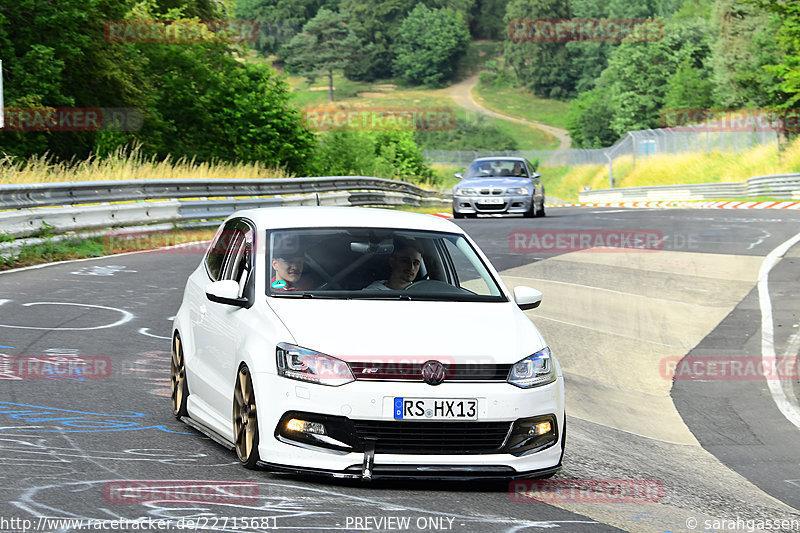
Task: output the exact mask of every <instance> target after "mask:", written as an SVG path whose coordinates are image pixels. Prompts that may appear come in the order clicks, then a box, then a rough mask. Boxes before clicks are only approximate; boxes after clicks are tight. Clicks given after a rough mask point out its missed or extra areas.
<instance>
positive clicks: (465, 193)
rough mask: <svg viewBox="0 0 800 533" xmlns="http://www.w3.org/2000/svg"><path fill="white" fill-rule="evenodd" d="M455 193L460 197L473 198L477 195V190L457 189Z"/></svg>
mask: <svg viewBox="0 0 800 533" xmlns="http://www.w3.org/2000/svg"><path fill="white" fill-rule="evenodd" d="M454 192H455V194H457V195H459V196H471V195H473V194H475V189H471V188H469V187H456V189H455V191H454Z"/></svg>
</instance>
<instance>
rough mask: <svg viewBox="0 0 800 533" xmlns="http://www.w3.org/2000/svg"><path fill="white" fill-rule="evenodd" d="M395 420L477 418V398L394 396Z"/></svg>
mask: <svg viewBox="0 0 800 533" xmlns="http://www.w3.org/2000/svg"><path fill="white" fill-rule="evenodd" d="M394 418H395V420H477V419H478V400H476V399H474V398H470V399H463V398H461V399H455V398H454V399H450V398H395V399H394Z"/></svg>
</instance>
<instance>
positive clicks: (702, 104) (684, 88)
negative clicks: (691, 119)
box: [664, 57, 714, 109]
mask: <svg viewBox="0 0 800 533" xmlns="http://www.w3.org/2000/svg"><path fill="white" fill-rule="evenodd" d="M709 74H710V72H709V71H708V70H707V69H705V68H702V67H701V68H697V67H696V66H695V65H693V64H692V58H691V57H686V58H685V59H684V60H683V62H681V64H680V66H679V67H678V70H677V71H676V72H675V75H674V76H672V77H670V78H669V81H668V82H667V92H666V94H665V95H664V108H665V109H708V108H709V107H711V106H712V105H713V103H714V101H713V98H712V95H711V93H712V91H713V89H714V83H713V82H712V81H711V79H710V77H709Z"/></svg>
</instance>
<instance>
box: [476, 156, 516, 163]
mask: <svg viewBox="0 0 800 533" xmlns="http://www.w3.org/2000/svg"><path fill="white" fill-rule="evenodd" d="M478 161H525V158H524V157H519V156H512V155H509V156H497V157H479V158H478V159H474V160H473V161H472V162H473V163H477V162H478Z"/></svg>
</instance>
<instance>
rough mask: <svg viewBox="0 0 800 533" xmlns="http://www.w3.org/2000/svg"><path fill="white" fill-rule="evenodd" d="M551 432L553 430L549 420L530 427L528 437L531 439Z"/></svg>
mask: <svg viewBox="0 0 800 533" xmlns="http://www.w3.org/2000/svg"><path fill="white" fill-rule="evenodd" d="M552 430H553V425H552V424H551V423H550V421H549V420H547V421H545V422H539V423H538V424H534V425H533V426H531V428H530V429H529V430H528V435H530V436H531V437H535V436H538V435H545V434H547V433H550V432H551V431H552Z"/></svg>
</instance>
